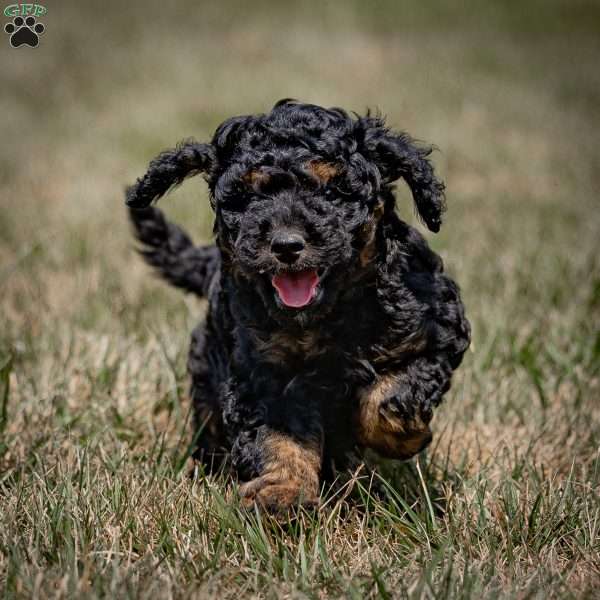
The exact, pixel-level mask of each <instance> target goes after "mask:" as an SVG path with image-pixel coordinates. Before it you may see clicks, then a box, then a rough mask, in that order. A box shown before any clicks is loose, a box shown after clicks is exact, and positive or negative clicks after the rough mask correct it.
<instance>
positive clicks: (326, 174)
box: [306, 160, 340, 183]
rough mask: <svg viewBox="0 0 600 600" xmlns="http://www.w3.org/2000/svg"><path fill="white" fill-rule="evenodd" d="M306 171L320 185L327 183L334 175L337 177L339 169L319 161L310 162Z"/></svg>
mask: <svg viewBox="0 0 600 600" xmlns="http://www.w3.org/2000/svg"><path fill="white" fill-rule="evenodd" d="M306 169H307V170H308V171H310V172H311V173H312V174H313V175H314V176H315V177H316V178H317V179H318V180H319V181H320V182H321V183H327V182H328V181H329V180H330V179H333V178H334V177H335V176H336V175H339V173H340V168H339V167H338V166H337V165H333V164H331V163H327V162H322V161H320V160H311V161H310V162H309V163H308V164H307V165H306Z"/></svg>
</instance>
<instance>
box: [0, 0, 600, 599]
mask: <svg viewBox="0 0 600 600" xmlns="http://www.w3.org/2000/svg"><path fill="white" fill-rule="evenodd" d="M90 4H91V3H90ZM177 6H178V8H172V7H168V8H167V5H166V4H165V3H158V2H149V3H143V4H142V3H127V4H124V3H116V2H114V3H113V2H109V3H101V4H97V5H96V6H93V5H90V6H83V4H82V3H61V5H60V6H49V13H48V15H47V16H46V18H45V22H46V26H47V31H46V33H45V34H44V38H43V40H42V43H41V45H40V46H39V48H37V49H35V50H30V49H23V48H21V49H19V50H13V49H11V48H9V47H8V44H7V43H5V47H4V48H3V49H2V50H1V51H0V65H1V68H2V75H3V85H2V92H1V94H0V113H1V114H2V115H3V119H2V121H1V122H0V127H1V128H2V138H1V139H2V141H3V144H2V146H1V147H0V203H1V204H0V206H1V209H2V210H1V212H0V289H1V290H2V293H1V297H0V305H1V314H0V367H1V369H0V582H1V585H2V586H3V591H4V594H5V596H7V597H15V596H16V597H60V596H69V597H78V596H86V597H96V596H98V597H99V596H117V597H129V596H131V597H171V596H172V597H197V598H204V597H219V598H227V597H240V596H242V597H298V598H302V597H311V598H312V597H325V596H333V597H340V596H343V597H355V598H363V597H382V598H389V597H411V598H446V597H456V598H471V597H473V598H480V597H502V598H513V597H514V598H530V597H533V598H547V597H578V598H581V597H590V598H591V597H594V596H595V595H596V594H597V589H598V588H599V587H600V560H599V558H598V557H599V555H600V499H599V487H598V486H599V482H600V473H599V471H600V457H599V447H600V408H599V407H600V404H599V403H598V397H599V394H600V378H599V377H600V368H599V366H600V334H599V327H598V326H599V324H600V258H599V256H600V253H599V250H600V243H599V234H600V215H599V211H598V191H599V188H600V176H599V173H600V156H599V153H598V131H599V129H598V126H599V124H600V123H599V121H600V119H599V116H600V108H599V107H600V71H599V70H598V68H597V56H598V51H599V50H600V43H599V42H598V39H599V36H598V35H597V34H598V22H599V18H600V13H598V10H597V8H594V7H593V6H592V5H591V4H589V5H588V4H586V3H585V2H575V3H570V4H569V5H568V8H567V7H566V6H567V5H565V7H562V6H561V5H560V4H559V3H556V4H555V3H548V2H543V3H542V2H530V3H526V4H525V5H523V4H522V3H521V4H513V3H493V5H492V3H490V5H489V6H483V4H482V3H475V2H474V1H471V2H467V3H465V4H463V5H462V8H460V9H459V8H458V7H452V8H451V7H450V5H447V4H446V3H444V2H436V3H433V4H432V3H419V4H417V3H415V4H414V5H404V4H402V5H397V4H396V3H394V2H391V0H390V1H382V2H378V3H377V4H370V3H359V2H354V1H351V2H345V3H341V2H332V3H327V4H319V5H318V6H317V5H316V4H312V3H310V2H309V3H296V4H294V5H291V4H290V5H285V4H284V3H277V4H270V3H268V2H266V1H264V0H261V1H259V2H258V3H256V4H254V5H253V7H252V9H249V8H248V7H247V6H245V5H244V4H242V3H237V2H233V1H228V2H220V3H215V4H214V5H212V6H201V7H200V6H199V5H197V4H194V3H178V5H177ZM4 41H5V42H6V40H4ZM289 96H292V97H298V98H301V99H303V100H308V101H314V102H317V103H320V104H325V105H341V106H344V107H347V108H350V109H356V110H358V111H361V110H363V109H364V108H365V107H366V106H371V107H379V108H381V109H382V110H383V111H384V112H385V113H387V114H388V117H389V122H390V123H391V124H393V125H396V126H398V127H401V128H405V129H407V130H408V131H410V132H411V133H413V134H415V135H417V136H418V137H421V138H423V139H426V140H430V141H433V142H435V143H436V144H437V145H438V146H439V147H440V150H441V151H440V152H439V153H437V154H436V156H435V160H436V163H437V164H438V166H439V169H440V171H441V172H442V173H443V175H444V177H445V179H446V181H447V184H448V191H449V193H448V200H449V207H450V208H449V212H448V216H447V221H446V226H445V228H443V230H442V233H441V234H440V235H439V236H436V237H433V236H431V242H432V244H433V245H434V246H435V248H436V249H437V250H438V251H440V252H441V254H442V255H443V256H444V258H445V260H446V262H447V265H448V267H449V269H450V271H451V272H452V273H453V274H454V275H455V276H456V278H457V279H458V281H459V282H460V283H461V285H462V288H463V292H464V297H465V300H466V303H467V307H468V313H469V317H470V319H471V321H472V323H473V327H474V343H473V347H472V351H471V352H470V353H469V355H468V357H467V360H466V362H465V364H464V366H463V367H461V370H460V371H459V373H458V374H457V377H456V380H455V385H454V387H453V389H452V391H451V393H450V395H449V397H448V399H447V402H446V403H445V405H444V407H443V408H442V409H441V410H440V411H439V412H438V414H437V416H436V419H435V421H434V428H435V430H436V432H437V435H436V440H435V441H434V444H436V442H437V445H435V446H434V448H433V449H432V450H431V451H430V452H429V453H428V455H427V457H421V459H420V461H419V463H414V464H408V465H400V466H399V465H392V464H389V463H384V464H382V465H381V467H380V469H379V472H380V473H381V477H383V480H382V481H379V480H377V486H376V487H377V488H379V490H380V495H371V494H369V493H368V490H369V486H370V483H369V478H368V477H366V476H365V477H364V478H362V479H359V480H358V481H356V482H355V483H354V487H353V489H352V490H350V488H348V489H346V491H347V492H348V493H349V494H350V496H349V497H348V498H345V499H344V498H343V497H335V498H333V499H331V500H330V501H329V504H328V507H327V508H326V509H324V510H322V511H321V512H320V513H319V514H318V515H317V516H314V517H311V516H308V515H305V516H304V517H303V518H301V519H300V520H298V521H296V522H294V523H290V524H288V525H286V526H282V525H280V524H277V523H276V522H274V521H271V520H269V519H262V520H261V519H259V518H257V517H256V516H255V515H245V514H244V513H243V512H240V511H239V509H238V507H237V500H236V498H235V495H234V493H233V492H232V490H231V489H230V488H229V487H227V485H226V482H224V481H221V480H211V479H205V478H202V477H200V478H198V479H197V480H196V481H193V482H192V481H190V480H189V478H188V477H187V472H188V467H189V461H188V460H187V447H188V443H189V441H190V435H189V431H188V427H187V423H188V418H189V404H188V401H187V398H186V393H185V392H186V387H187V383H186V377H185V353H186V350H187V343H188V333H189V330H190V328H191V327H192V325H193V324H194V323H195V322H196V320H197V319H198V318H199V317H200V316H201V314H202V311H203V306H202V304H199V303H196V302H195V301H193V300H191V299H187V298H185V297H183V296H182V295H180V294H178V293H177V292H175V291H172V290H169V289H168V288H167V287H166V286H164V285H162V284H160V283H157V282H156V281H154V280H153V279H152V277H151V276H150V275H149V273H148V271H147V269H146V268H145V267H144V266H143V265H142V264H141V261H139V260H138V259H137V258H136V257H135V255H134V253H133V251H132V241H131V236H130V233H129V231H128V227H127V223H126V219H125V213H124V210H123V188H124V186H125V184H127V183H129V182H131V181H132V180H133V179H134V177H136V176H137V175H139V174H140V173H141V171H142V170H143V168H144V165H145V163H146V162H147V160H148V159H149V158H150V157H152V156H154V155H155V154H156V152H157V151H158V150H160V149H162V148H164V147H166V146H169V145H172V144H173V143H174V142H175V141H177V140H178V139H180V138H183V137H187V136H190V135H194V136H196V137H198V138H200V139H202V138H206V137H207V136H208V135H209V134H210V133H211V132H212V130H213V129H214V127H215V126H216V125H217V124H218V123H219V122H220V121H221V120H222V119H224V118H226V117H228V116H230V115H232V114H239V113H245V112H255V111H262V110H266V109H268V108H269V107H270V106H271V105H272V104H273V102H274V101H275V100H277V99H279V98H281V97H289ZM401 196H402V198H403V200H402V201H401V203H400V210H401V212H402V214H403V215H404V216H405V218H407V219H410V218H411V209H410V208H409V206H410V203H409V201H408V198H407V196H406V193H405V192H404V191H402V192H401ZM168 202H169V205H168V206H167V205H166V204H165V207H166V208H167V210H168V212H169V213H170V215H172V216H173V218H174V219H175V220H178V221H184V222H186V224H187V225H188V227H189V229H190V230H192V231H193V233H194V234H195V236H196V237H197V238H198V239H207V238H208V237H209V235H210V229H211V223H210V214H209V210H208V208H207V202H206V192H205V190H204V189H203V187H202V185H201V183H199V182H191V183H190V184H188V185H186V186H185V187H184V188H183V189H181V190H180V191H178V192H177V193H176V194H175V197H174V198H171V199H170V200H169V201H168ZM2 365H4V366H3V367H2ZM381 488H383V491H382V490H381Z"/></svg>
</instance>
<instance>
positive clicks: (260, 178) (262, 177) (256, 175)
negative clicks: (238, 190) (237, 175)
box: [242, 169, 270, 186]
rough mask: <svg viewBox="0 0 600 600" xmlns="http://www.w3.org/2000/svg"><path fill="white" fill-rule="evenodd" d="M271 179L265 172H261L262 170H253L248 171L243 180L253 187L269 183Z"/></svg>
mask: <svg viewBox="0 0 600 600" xmlns="http://www.w3.org/2000/svg"><path fill="white" fill-rule="evenodd" d="M269 179H270V177H269V174H268V173H265V172H264V171H261V170H260V169H253V170H252V171H248V172H247V173H246V174H245V175H244V176H243V177H242V180H243V181H244V182H245V183H247V184H248V185H251V186H255V185H260V184H263V183H267V182H268V181H269Z"/></svg>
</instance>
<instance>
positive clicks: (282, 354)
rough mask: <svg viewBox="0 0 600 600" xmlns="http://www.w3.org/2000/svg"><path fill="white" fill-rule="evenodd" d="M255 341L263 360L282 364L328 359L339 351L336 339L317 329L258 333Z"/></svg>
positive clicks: (257, 350)
mask: <svg viewBox="0 0 600 600" xmlns="http://www.w3.org/2000/svg"><path fill="white" fill-rule="evenodd" d="M254 343H255V348H256V352H257V353H258V355H259V357H260V358H261V359H262V360H263V361H265V362H267V363H272V364H276V365H280V366H282V365H285V364H289V365H294V364H297V363H304V362H314V361H318V360H319V359H327V358H329V357H331V355H333V354H335V353H337V352H338V346H337V344H336V343H335V341H334V340H333V339H332V338H331V337H330V336H328V335H326V334H323V332H319V331H317V330H307V331H301V332H294V333H291V332H287V331H274V332H271V333H269V334H263V335H260V334H257V335H255V336H254Z"/></svg>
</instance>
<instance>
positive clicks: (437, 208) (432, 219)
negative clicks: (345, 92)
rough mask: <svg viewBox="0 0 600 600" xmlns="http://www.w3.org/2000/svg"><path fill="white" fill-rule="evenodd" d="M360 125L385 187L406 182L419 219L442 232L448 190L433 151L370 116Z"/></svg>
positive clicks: (434, 229)
mask: <svg viewBox="0 0 600 600" xmlns="http://www.w3.org/2000/svg"><path fill="white" fill-rule="evenodd" d="M359 123H360V124H361V125H362V126H363V127H364V134H363V135H364V142H363V143H364V145H365V147H366V151H367V155H368V156H369V158H370V159H371V160H372V161H373V162H375V164H376V165H377V167H378V168H379V172H380V173H381V177H382V180H383V183H384V184H385V183H387V184H389V183H392V182H393V181H396V180H397V179H399V178H402V179H404V181H406V183H407V184H408V187H409V188H410V191H411V192H412V196H413V199H414V201H415V206H416V208H417V212H418V214H419V216H420V217H421V219H422V220H423V221H424V222H425V224H426V225H427V227H428V228H429V229H430V230H431V231H434V232H438V231H439V230H440V226H441V224H442V213H443V212H444V210H445V209H446V204H445V198H444V188H445V186H444V184H443V182H442V181H440V180H439V179H438V178H437V177H436V176H435V173H434V170H433V165H432V164H431V162H430V161H429V160H428V159H427V157H428V156H429V155H430V154H431V151H432V147H431V146H420V145H417V144H416V143H415V141H414V140H413V139H412V138H411V137H410V136H409V135H408V134H406V133H402V132H400V133H395V132H393V131H390V130H389V129H388V128H387V127H386V126H385V123H384V121H383V119H381V118H371V117H369V116H367V117H366V118H363V119H361V120H360V121H359Z"/></svg>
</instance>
